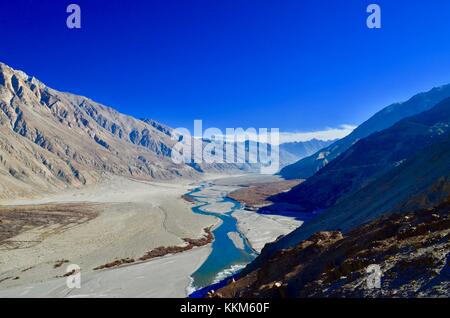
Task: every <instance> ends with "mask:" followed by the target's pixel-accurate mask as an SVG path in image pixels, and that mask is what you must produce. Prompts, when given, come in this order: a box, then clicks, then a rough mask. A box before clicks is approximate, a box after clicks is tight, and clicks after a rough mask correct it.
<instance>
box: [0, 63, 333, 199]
mask: <svg viewBox="0 0 450 318" xmlns="http://www.w3.org/2000/svg"><path fill="white" fill-rule="evenodd" d="M0 109H1V112H0V134H1V138H0V149H1V153H0V179H1V183H0V197H2V198H4V197H13V196H27V195H33V194H36V193H42V192H45V191H54V190H57V189H64V188H66V187H79V186H83V185H86V184H92V183H96V182H98V181H99V180H101V179H103V178H104V177H106V176H109V175H120V176H127V177H133V178H140V179H149V180H150V179H156V180H164V179H173V178H177V177H186V178H197V177H199V176H200V175H201V174H202V173H204V172H220V173H223V172H225V173H227V172H237V171H251V170H252V169H253V170H254V169H256V167H254V166H252V165H249V164H247V163H242V164H238V163H237V164H191V163H189V162H188V163H187V164H175V163H174V162H173V161H172V160H171V151H172V147H173V146H174V144H175V143H176V142H178V139H179V138H180V137H179V136H176V132H174V130H173V129H172V128H170V127H168V126H166V125H164V124H162V123H159V122H157V121H155V120H152V119H143V120H138V119H135V118H133V117H131V116H127V115H124V114H121V113H119V112H117V111H115V110H114V109H112V108H109V107H106V106H104V105H101V104H99V103H96V102H94V101H92V100H90V99H88V98H86V97H82V96H77V95H74V94H69V93H62V92H58V91H56V90H54V89H52V88H49V87H47V86H46V85H45V84H43V83H42V82H40V81H39V80H38V79H36V78H34V77H31V76H28V75H27V74H25V73H24V72H21V71H16V70H14V69H12V68H10V67H9V66H7V65H5V64H2V63H0ZM174 135H175V136H174ZM329 143H330V142H323V141H317V140H313V141H311V142H305V143H295V144H294V143H293V144H291V145H290V146H289V151H288V150H283V149H282V150H281V154H280V157H281V160H282V164H289V163H292V162H295V161H296V160H298V159H300V158H302V157H304V156H307V155H310V154H311V153H313V152H315V151H317V150H319V149H320V148H322V147H324V146H327V145H328V144H329Z"/></svg>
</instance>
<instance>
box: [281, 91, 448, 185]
mask: <svg viewBox="0 0 450 318" xmlns="http://www.w3.org/2000/svg"><path fill="white" fill-rule="evenodd" d="M448 97H450V85H445V86H441V87H438V88H433V89H432V90H430V91H429V92H426V93H421V94H418V95H416V96H414V97H412V98H411V99H410V100H408V101H406V102H404V103H396V104H392V105H390V106H388V107H386V108H384V109H383V110H381V111H380V112H378V113H377V114H375V115H374V116H372V117H371V118H370V119H369V120H367V121H366V122H364V123H363V124H361V125H360V126H359V127H358V128H356V129H355V130H354V131H353V132H352V133H351V134H350V135H348V136H347V137H345V138H342V139H341V140H338V141H337V142H335V143H333V144H332V145H330V146H328V147H327V148H325V149H322V150H320V151H318V152H316V153H315V154H313V155H311V156H309V157H307V158H304V159H301V160H300V161H298V162H296V163H294V164H292V165H289V166H287V167H285V168H283V169H282V170H281V172H280V175H281V176H282V177H284V178H286V179H307V178H309V177H311V176H312V175H314V174H315V173H316V172H317V171H319V170H320V169H322V168H323V167H325V166H326V165H327V164H328V163H330V162H331V161H332V160H334V159H335V158H336V157H338V156H339V155H340V154H342V153H344V152H345V151H346V150H347V149H348V148H350V147H351V146H352V145H353V144H354V143H355V142H357V141H358V140H360V139H362V138H365V137H367V136H369V135H370V134H372V133H374V132H377V131H381V130H383V129H386V128H388V127H390V126H392V125H393V124H395V123H396V122H398V121H399V120H401V119H403V118H406V117H409V116H413V115H416V114H418V113H421V112H423V111H425V110H428V109H430V108H432V107H433V106H435V105H436V104H438V103H439V102H441V101H442V100H444V99H446V98H448Z"/></svg>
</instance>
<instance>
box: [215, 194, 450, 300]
mask: <svg viewBox="0 0 450 318" xmlns="http://www.w3.org/2000/svg"><path fill="white" fill-rule="evenodd" d="M449 199H450V198H449V197H447V200H446V202H445V203H443V204H441V205H439V206H438V207H436V208H432V209H425V210H418V211H415V212H403V213H394V214H390V215H388V216H384V217H382V218H380V219H377V220H375V221H373V222H371V223H368V224H365V225H362V226H359V227H357V228H355V229H353V230H352V231H350V232H348V233H347V234H343V233H342V232H339V231H328V232H318V233H315V234H314V235H312V236H310V237H308V238H307V239H305V240H303V241H301V242H299V243H298V244H296V245H295V246H293V247H290V248H287V249H282V250H278V251H277V252H276V253H274V254H272V256H271V257H269V258H268V259H266V260H264V261H263V262H261V263H260V265H259V266H258V267H257V268H254V269H252V270H251V271H249V272H247V273H246V274H245V275H242V276H241V277H240V278H239V279H237V280H236V281H232V282H230V283H229V284H228V285H227V286H225V287H223V288H221V289H219V290H217V291H216V292H214V293H210V294H209V297H215V298H236V297H241V298H311V297H314V298H318V297H327V298H328V297H346V298H355V297H405V298H411V297H449V296H450V289H449V287H450V285H449V284H450V267H449V261H450V240H449V238H450V214H449V212H450V201H449ZM374 265H375V266H377V267H376V268H375V267H374ZM374 269H379V273H375V272H374ZM371 274H375V277H371V276H370V275H371ZM378 279H379V286H377V280H378Z"/></svg>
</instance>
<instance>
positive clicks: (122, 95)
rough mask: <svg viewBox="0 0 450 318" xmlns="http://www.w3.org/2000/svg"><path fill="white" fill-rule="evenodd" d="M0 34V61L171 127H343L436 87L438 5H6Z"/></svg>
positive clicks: (230, 0) (186, 1) (444, 4)
mask: <svg viewBox="0 0 450 318" xmlns="http://www.w3.org/2000/svg"><path fill="white" fill-rule="evenodd" d="M69 3H77V4H79V5H80V6H81V9H82V29H81V30H69V29H67V28H66V26H65V20H66V17H67V13H66V12H65V11H66V7H67V5H68V4H69ZM370 3H378V4H380V5H381V8H382V29H381V30H369V29H368V28H367V27H366V24H365V21H366V18H367V13H366V7H367V5H368V4H370ZM0 30H1V37H2V39H1V41H0V61H2V62H4V63H6V64H9V65H10V66H12V67H14V68H17V69H22V70H24V71H26V72H27V73H29V74H30V75H34V76H36V77H38V78H39V79H41V80H42V81H44V82H45V83H47V84H48V85H49V86H51V87H54V88H56V89H58V90H63V91H70V92H73V93H77V94H81V95H85V96H88V97H90V98H92V99H94V100H96V101H98V102H101V103H104V104H106V105H108V106H112V107H114V108H116V109H118V110H119V111H121V112H124V113H127V114H130V115H133V116H136V117H148V118H154V119H157V120H159V121H161V122H164V123H167V124H169V125H171V126H173V127H188V128H191V127H192V125H193V120H194V119H202V120H203V121H204V126H214V127H219V128H221V129H224V128H226V127H244V128H247V127H256V128H260V127H268V128H271V127H274V128H280V129H281V130H282V131H290V132H309V131H316V130H323V129H326V128H327V127H330V128H337V127H340V126H341V125H343V124H349V125H357V124H360V123H361V122H363V121H364V120H365V119H367V118H368V117H370V116H371V115H372V114H374V113H375V112H376V111H378V110H379V109H381V108H382V107H384V106H386V105H388V104H390V103H391V102H396V101H402V100H405V99H407V98H408V97H410V96H412V95H413V94H415V93H417V92H420V91H424V90H428V89H430V88H432V87H433V86H437V85H441V84H445V83H450V1H448V0H433V1H425V0H422V1H418V0H417V1H414V0H383V1H380V0H370V1H365V0H352V1H348V0H292V1H289V0H278V1H275V0H270V1H269V0H179V1H175V0H160V1H156V0H128V1H119V0H95V1H92V0H71V1H65V0H58V1H54V0H15V1H1V2H0Z"/></svg>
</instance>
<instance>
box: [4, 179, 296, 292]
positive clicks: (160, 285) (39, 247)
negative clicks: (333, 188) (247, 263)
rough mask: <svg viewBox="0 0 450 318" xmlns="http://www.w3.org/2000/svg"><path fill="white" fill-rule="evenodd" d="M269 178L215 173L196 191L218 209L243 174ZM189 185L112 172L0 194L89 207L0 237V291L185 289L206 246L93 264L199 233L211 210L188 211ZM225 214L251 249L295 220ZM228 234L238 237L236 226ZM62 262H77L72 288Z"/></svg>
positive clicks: (28, 201)
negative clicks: (38, 193)
mask: <svg viewBox="0 0 450 318" xmlns="http://www.w3.org/2000/svg"><path fill="white" fill-rule="evenodd" d="M267 178H268V179H267ZM270 179H271V178H270V177H266V176H264V177H261V176H254V175H252V176H240V177H238V178H236V177H234V178H220V179H216V180H214V181H211V183H212V187H208V188H207V189H205V190H203V191H202V193H201V195H202V196H204V198H202V200H204V201H205V202H210V203H211V205H210V206H208V208H209V209H210V210H213V211H214V212H217V213H226V212H228V211H229V210H230V204H227V203H225V204H224V203H223V202H220V201H221V200H222V197H223V196H224V195H226V194H227V193H229V192H230V191H233V190H235V189H237V188H239V187H240V186H241V185H245V183H247V182H252V183H254V182H256V181H263V180H270ZM192 187H195V186H193V185H192V184H188V182H186V181H180V182H177V183H155V182H141V181H136V180H130V179H124V178H117V177H115V178H112V179H111V180H108V181H107V182H105V183H104V184H100V185H96V186H91V187H86V188H83V189H80V190H71V191H66V192H63V193H60V194H56V195H48V196H46V197H43V198H34V199H16V200H9V201H2V202H0V205H1V206H22V207H23V206H24V205H27V206H33V205H42V204H44V205H48V204H49V205H52V206H53V205H63V204H72V203H75V204H77V208H79V207H78V205H80V206H83V205H86V206H89V208H90V209H94V212H95V213H96V215H95V217H93V218H92V219H89V218H86V220H84V221H83V220H79V223H77V224H72V225H70V226H68V225H64V226H60V225H58V224H50V225H48V226H38V227H30V228H25V230H23V231H21V232H20V234H19V235H16V236H14V237H12V238H9V239H8V240H7V241H9V242H7V243H8V244H5V242H0V243H1V244H0V297H184V296H186V295H187V288H188V285H189V283H190V275H191V274H192V273H193V272H195V271H196V270H197V268H199V267H200V266H201V264H202V263H203V262H204V261H205V260H206V258H207V257H208V255H209V254H210V252H211V247H210V246H204V247H200V248H195V249H193V250H191V251H188V252H183V253H181V254H176V255H168V256H165V257H162V258H159V259H154V260H151V261H147V262H144V263H138V264H132V265H128V266H123V267H120V268H114V269H109V270H101V271H94V270H93V269H94V268H95V267H97V266H101V265H104V264H107V263H109V262H112V261H114V260H117V259H124V258H133V259H135V258H139V257H141V256H143V255H144V254H145V253H146V252H148V251H150V250H152V249H154V248H156V247H160V246H175V245H181V244H183V243H185V242H184V241H183V238H200V237H202V236H203V235H204V231H203V230H204V229H205V228H207V227H209V226H213V225H217V224H218V219H217V218H214V217H211V216H204V215H198V214H194V213H193V212H192V210H191V207H192V204H191V203H189V202H187V201H185V200H183V199H182V198H181V196H182V195H183V194H186V193H187V192H189V190H190V189H192ZM233 216H234V217H236V218H237V220H238V222H239V230H240V231H241V233H243V234H244V235H246V236H247V238H248V240H249V242H250V243H251V245H252V246H253V247H254V248H255V249H256V250H260V249H261V248H262V247H263V246H264V244H266V243H268V242H271V241H273V240H275V239H276V238H277V237H278V236H279V235H282V234H287V233H288V232H290V231H291V230H293V229H294V228H295V227H297V226H298V225H299V222H298V221H295V220H293V219H291V218H285V217H276V216H261V215H258V214H256V213H255V212H248V211H236V212H235V213H234V214H233ZM230 237H231V238H232V239H233V241H234V242H235V244H237V245H241V244H242V241H238V239H237V238H238V234H237V233H230ZM69 264H77V265H79V266H80V267H81V272H82V289H80V290H72V291H69V290H68V289H67V288H66V286H65V281H66V279H65V278H58V277H61V276H62V275H64V274H66V268H67V265H69Z"/></svg>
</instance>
